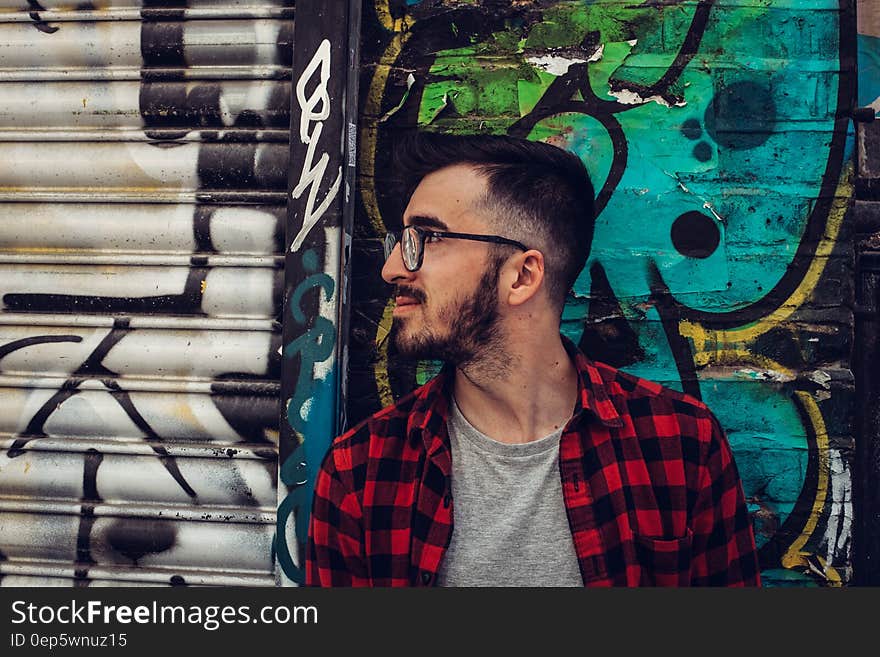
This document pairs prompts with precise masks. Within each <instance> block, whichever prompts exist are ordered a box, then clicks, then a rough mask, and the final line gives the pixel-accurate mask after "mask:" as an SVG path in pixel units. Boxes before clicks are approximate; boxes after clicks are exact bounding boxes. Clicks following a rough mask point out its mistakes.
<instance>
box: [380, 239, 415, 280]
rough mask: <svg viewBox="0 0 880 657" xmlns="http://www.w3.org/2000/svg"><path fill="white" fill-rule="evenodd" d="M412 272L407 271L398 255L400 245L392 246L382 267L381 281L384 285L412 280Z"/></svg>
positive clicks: (401, 257) (400, 256) (399, 254)
mask: <svg viewBox="0 0 880 657" xmlns="http://www.w3.org/2000/svg"><path fill="white" fill-rule="evenodd" d="M414 277H415V276H414V274H413V272H411V271H409V270H408V269H407V268H406V267H405V266H404V264H403V256H402V255H401V253H400V243H397V244H395V245H394V249H393V250H392V251H391V255H389V256H388V259H387V260H386V261H385V264H384V265H382V280H384V281H385V282H386V283H398V282H400V281H401V280H412V279H413V278H414Z"/></svg>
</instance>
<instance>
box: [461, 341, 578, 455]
mask: <svg viewBox="0 0 880 657" xmlns="http://www.w3.org/2000/svg"><path fill="white" fill-rule="evenodd" d="M508 344H514V345H517V346H516V347H508V348H505V349H503V350H495V352H494V354H492V355H491V356H489V355H487V356H485V357H481V358H479V359H475V360H473V361H471V362H469V363H467V364H463V365H461V366H459V367H457V368H456V370H455V383H454V395H455V400H456V403H457V404H458V407H459V409H460V410H461V412H462V414H463V415H464V416H465V418H467V420H468V422H470V423H471V424H472V425H473V426H474V427H475V428H477V429H478V430H479V431H480V432H482V433H484V434H486V435H487V436H489V437H490V438H493V439H495V440H498V441H500V442H507V443H525V442H530V441H532V440H537V439H539V438H543V437H544V436H547V435H549V434H551V433H553V432H554V431H556V430H557V429H559V428H560V427H562V426H563V425H565V423H566V422H567V421H568V419H569V418H570V417H571V414H572V410H573V409H574V405H575V398H576V396H577V388H578V381H577V379H578V375H577V370H576V369H575V367H574V364H573V363H572V362H571V360H570V358H569V356H568V353H567V352H566V351H565V347H564V346H563V345H562V339H561V338H560V336H559V333H558V332H556V333H555V334H553V335H546V334H544V335H543V336H542V337H538V336H537V335H535V334H532V335H531V336H530V337H526V338H525V339H524V340H521V341H511V342H508Z"/></svg>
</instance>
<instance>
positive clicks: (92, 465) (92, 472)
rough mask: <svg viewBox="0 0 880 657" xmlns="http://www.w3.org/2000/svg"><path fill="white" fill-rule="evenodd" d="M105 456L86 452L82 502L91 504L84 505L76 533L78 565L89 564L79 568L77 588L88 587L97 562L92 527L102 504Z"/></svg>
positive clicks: (92, 450) (94, 452) (97, 452)
mask: <svg viewBox="0 0 880 657" xmlns="http://www.w3.org/2000/svg"><path fill="white" fill-rule="evenodd" d="M103 460H104V455H103V454H101V452H99V451H98V450H96V449H89V450H87V451H86V454H85V459H84V460H83V482H82V483H83V494H82V501H83V502H90V503H89V504H83V506H82V509H81V512H80V516H79V528H78V529H77V532H76V562H77V564H78V565H81V564H87V566H86V567H85V568H78V569H77V573H76V580H77V586H87V585H88V579H89V577H88V566H93V565H95V564H96V563H97V562H96V561H95V560H94V558H92V527H93V526H94V524H95V506H94V503H95V502H102V501H103V500H102V499H101V496H100V494H99V493H98V468H100V467H101V462H102V461H103Z"/></svg>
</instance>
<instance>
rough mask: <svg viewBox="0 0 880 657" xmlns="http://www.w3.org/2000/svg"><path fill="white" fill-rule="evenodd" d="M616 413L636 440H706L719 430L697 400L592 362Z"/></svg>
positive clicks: (705, 407)
mask: <svg viewBox="0 0 880 657" xmlns="http://www.w3.org/2000/svg"><path fill="white" fill-rule="evenodd" d="M593 366H594V367H595V369H596V371H597V372H598V373H599V376H600V378H601V381H602V385H603V387H604V389H605V391H606V394H607V395H608V397H609V399H610V400H611V402H612V403H613V404H614V406H615V408H616V409H617V411H618V413H620V414H621V416H623V417H624V418H626V416H628V417H629V419H630V420H631V422H632V424H633V427H634V429H635V432H636V435H637V436H639V437H643V436H647V437H662V436H672V435H678V436H688V437H693V438H695V439H697V440H700V441H701V442H702V441H708V440H709V439H711V437H712V436H713V435H714V434H715V433H717V431H718V430H719V429H720V425H719V424H718V420H717V418H716V417H715V416H714V414H713V413H712V411H711V410H710V409H709V407H708V406H707V405H706V404H705V403H704V402H703V401H701V400H700V399H697V398H696V397H695V396H693V395H689V394H687V393H684V392H680V391H678V390H674V389H672V388H669V387H667V386H664V385H662V384H660V383H658V382H656V381H652V380H650V379H645V378H642V377H639V376H636V375H634V374H630V373H629V372H624V371H623V370H620V369H617V368H615V367H612V366H610V365H607V364H605V363H600V362H593Z"/></svg>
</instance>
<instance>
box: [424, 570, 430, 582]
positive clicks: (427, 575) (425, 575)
mask: <svg viewBox="0 0 880 657" xmlns="http://www.w3.org/2000/svg"><path fill="white" fill-rule="evenodd" d="M430 581H431V573H430V572H428V571H427V570H423V571H422V583H423V584H428V583H430Z"/></svg>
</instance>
